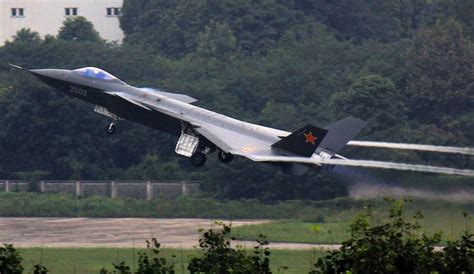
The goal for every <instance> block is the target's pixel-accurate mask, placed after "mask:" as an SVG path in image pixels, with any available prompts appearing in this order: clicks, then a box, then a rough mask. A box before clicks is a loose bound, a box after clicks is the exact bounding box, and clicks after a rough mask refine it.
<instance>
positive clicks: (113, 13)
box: [106, 8, 122, 16]
mask: <svg viewBox="0 0 474 274" xmlns="http://www.w3.org/2000/svg"><path fill="white" fill-rule="evenodd" d="M121 13H122V9H121V8H106V14H107V16H120V15H122V14H121Z"/></svg>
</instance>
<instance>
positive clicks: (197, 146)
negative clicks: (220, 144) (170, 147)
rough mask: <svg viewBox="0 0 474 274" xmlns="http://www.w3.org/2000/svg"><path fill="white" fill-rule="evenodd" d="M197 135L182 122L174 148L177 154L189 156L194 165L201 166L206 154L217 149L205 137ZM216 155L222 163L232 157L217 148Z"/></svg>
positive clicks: (230, 159)
mask: <svg viewBox="0 0 474 274" xmlns="http://www.w3.org/2000/svg"><path fill="white" fill-rule="evenodd" d="M199 137H200V135H199V134H198V133H196V132H195V131H194V130H193V128H192V127H191V126H190V125H187V124H183V125H182V130H181V135H180V136H179V139H178V143H177V144H176V148H175V152H176V153H177V154H179V155H182V156H185V157H189V159H190V160H191V164H192V165H193V166H195V167H202V166H203V165H204V164H205V163H206V159H207V155H208V154H209V153H213V152H214V151H216V150H217V149H218V148H217V147H216V146H215V145H214V144H213V143H211V142H209V141H208V140H207V139H205V138H202V139H200V138H199ZM217 156H218V158H219V160H220V161H221V162H223V163H230V162H231V161H232V159H233V158H234V156H233V155H232V154H230V153H226V152H224V151H222V150H219V152H218V155H217Z"/></svg>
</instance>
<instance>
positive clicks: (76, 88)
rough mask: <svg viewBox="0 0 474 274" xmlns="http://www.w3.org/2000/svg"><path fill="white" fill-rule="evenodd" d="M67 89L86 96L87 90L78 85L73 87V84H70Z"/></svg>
mask: <svg viewBox="0 0 474 274" xmlns="http://www.w3.org/2000/svg"><path fill="white" fill-rule="evenodd" d="M69 91H70V92H71V93H74V94H77V95H81V96H87V90H85V89H82V88H78V87H75V86H71V89H70V90H69Z"/></svg>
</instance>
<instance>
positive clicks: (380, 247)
mask: <svg viewBox="0 0 474 274" xmlns="http://www.w3.org/2000/svg"><path fill="white" fill-rule="evenodd" d="M390 201H391V203H392V208H391V209H390V211H389V212H390V214H389V221H388V222H387V223H385V224H382V225H378V226H371V225H370V223H369V220H370V218H371V217H372V210H371V208H370V207H369V208H368V209H367V212H366V213H365V214H362V215H360V216H359V217H358V218H357V219H356V220H355V221H354V223H353V224H352V225H351V227H350V231H351V238H350V239H349V240H347V241H344V242H343V243H342V247H341V248H340V250H337V251H331V252H329V254H328V255H327V256H324V257H322V258H319V259H318V261H317V262H316V264H315V269H314V270H313V271H312V272H311V273H343V272H350V273H365V272H367V270H368V269H370V272H371V273H431V272H438V273H463V272H464V273H472V272H473V271H474V235H473V234H471V233H469V232H468V231H466V232H465V234H464V235H463V236H462V238H461V240H459V241H454V242H448V246H447V247H446V248H444V250H443V252H441V251H435V250H434V247H433V246H434V245H435V244H438V243H439V242H440V241H441V233H435V234H434V235H432V236H428V235H426V234H424V233H420V228H421V227H420V225H419V223H418V220H420V219H422V218H423V215H421V213H419V212H418V213H416V214H415V215H414V216H413V218H414V220H415V221H414V222H413V223H411V222H408V221H406V220H405V218H404V216H403V209H404V201H402V200H400V201H395V200H390ZM465 218H467V214H465Z"/></svg>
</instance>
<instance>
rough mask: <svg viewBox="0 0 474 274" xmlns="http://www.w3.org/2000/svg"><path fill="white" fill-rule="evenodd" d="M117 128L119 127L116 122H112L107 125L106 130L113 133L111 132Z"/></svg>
mask: <svg viewBox="0 0 474 274" xmlns="http://www.w3.org/2000/svg"><path fill="white" fill-rule="evenodd" d="M116 129H117V127H116V126H115V125H114V124H110V125H108V126H107V127H105V132H107V134H109V135H111V134H114V133H115V130H116Z"/></svg>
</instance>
